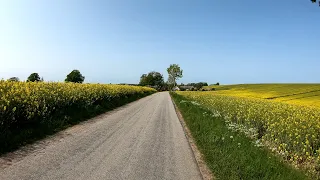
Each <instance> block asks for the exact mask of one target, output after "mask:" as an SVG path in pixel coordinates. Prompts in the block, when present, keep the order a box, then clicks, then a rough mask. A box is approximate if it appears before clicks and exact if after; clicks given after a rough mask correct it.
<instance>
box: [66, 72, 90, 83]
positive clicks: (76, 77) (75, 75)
mask: <svg viewBox="0 0 320 180" xmlns="http://www.w3.org/2000/svg"><path fill="white" fill-rule="evenodd" d="M84 78H85V77H84V76H82V74H81V73H80V71H79V70H76V69H75V70H73V71H71V72H70V73H69V74H68V75H67V78H66V79H65V80H64V81H65V82H74V83H83V81H84Z"/></svg>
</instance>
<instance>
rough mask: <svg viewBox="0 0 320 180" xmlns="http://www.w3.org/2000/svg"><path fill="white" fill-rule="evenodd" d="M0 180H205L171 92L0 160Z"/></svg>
mask: <svg viewBox="0 0 320 180" xmlns="http://www.w3.org/2000/svg"><path fill="white" fill-rule="evenodd" d="M0 179H1V180H38V179H41V180H51V179H52V180H58V179H59V180H60V179H72V180H91V179H92V180H95V179H103V180H105V179H137V180H144V179H145V180H151V179H177V180H178V179H183V180H198V179H201V174H200V172H199V169H198V166H197V164H196V161H195V159H194V156H193V153H192V151H191V149H190V146H189V144H188V141H187V139H186V137H185V135H184V131H183V128H182V126H181V124H180V122H179V120H178V118H177V115H176V112H175V110H174V107H173V104H172V102H171V99H170V96H169V93H168V92H162V93H157V94H154V95H151V96H148V97H146V98H143V99H140V100H138V101H136V102H133V103H130V104H128V105H126V106H124V107H121V108H119V109H116V110H114V111H112V112H109V113H105V114H103V115H100V116H98V117H96V118H93V119H91V120H89V121H86V122H84V123H81V124H79V125H76V126H73V127H71V128H68V129H66V130H64V131H62V132H60V133H58V134H56V135H53V136H52V137H49V138H46V139H44V140H41V141H39V142H37V143H35V144H32V145H28V146H26V147H24V148H21V149H20V150H17V151H15V152H12V153H8V154H6V155H3V156H1V157H0Z"/></svg>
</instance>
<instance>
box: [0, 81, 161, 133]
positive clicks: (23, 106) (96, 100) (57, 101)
mask: <svg viewBox="0 0 320 180" xmlns="http://www.w3.org/2000/svg"><path fill="white" fill-rule="evenodd" d="M153 92H155V90H154V89H152V88H147V87H137V86H127V85H103V84H75V83H46V82H8V81H0V129H5V128H9V127H10V126H11V125H12V124H24V123H28V122H32V121H43V120H46V119H50V117H51V116H52V114H54V113H57V112H59V111H68V110H69V109H70V108H75V109H76V108H87V107H90V106H92V105H99V104H101V102H103V101H105V102H111V103H112V100H114V99H121V98H128V97H131V96H139V95H143V94H145V93H153ZM68 108H69V109H68Z"/></svg>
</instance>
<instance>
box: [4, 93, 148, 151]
mask: <svg viewBox="0 0 320 180" xmlns="http://www.w3.org/2000/svg"><path fill="white" fill-rule="evenodd" d="M151 94H152V93H144V94H143V95H141V94H136V95H131V96H128V97H126V98H120V97H119V98H113V99H112V100H110V101H103V102H99V103H97V104H96V105H94V106H91V107H88V108H78V107H70V108H69V109H68V111H67V112H69V113H68V114H55V115H53V117H52V119H51V120H50V121H41V122H34V123H28V124H25V125H24V126H19V127H16V128H15V127H12V128H10V129H8V130H7V131H6V132H5V133H3V132H0V155H1V154H5V153H7V152H11V151H14V150H16V149H18V148H19V147H21V146H24V145H27V144H30V143H33V142H35V141H37V140H40V139H43V138H45V137H46V136H48V135H52V134H55V133H57V132H59V131H62V130H64V129H66V128H68V127H71V126H73V125H76V124H78V123H80V122H82V121H86V120H89V119H90V118H93V117H95V116H97V115H100V114H103V113H105V112H108V111H111V110H113V109H115V108H117V107H120V106H123V105H125V104H128V103H130V102H133V101H136V100H138V99H140V98H143V97H146V96H148V95H151Z"/></svg>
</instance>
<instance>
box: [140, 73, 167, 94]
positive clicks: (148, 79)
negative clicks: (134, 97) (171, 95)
mask: <svg viewBox="0 0 320 180" xmlns="http://www.w3.org/2000/svg"><path fill="white" fill-rule="evenodd" d="M139 85H140V86H150V87H153V88H155V89H157V90H161V89H162V88H163V87H164V86H165V83H164V80H163V76H162V74H161V73H159V72H155V71H152V72H149V73H148V74H143V75H142V76H141V77H140V83H139Z"/></svg>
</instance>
